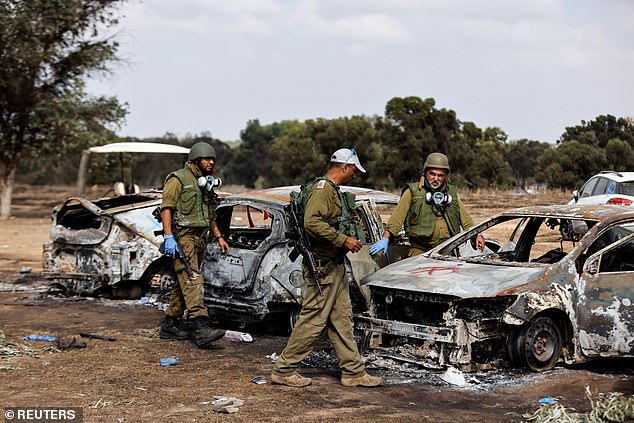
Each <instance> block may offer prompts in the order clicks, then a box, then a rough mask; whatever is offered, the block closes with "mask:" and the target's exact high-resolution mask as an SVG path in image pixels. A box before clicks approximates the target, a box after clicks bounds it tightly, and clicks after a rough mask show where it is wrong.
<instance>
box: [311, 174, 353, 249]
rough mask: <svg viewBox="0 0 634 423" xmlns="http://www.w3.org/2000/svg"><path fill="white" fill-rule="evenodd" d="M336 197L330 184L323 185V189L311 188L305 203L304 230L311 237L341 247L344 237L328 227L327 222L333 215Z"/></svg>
mask: <svg viewBox="0 0 634 423" xmlns="http://www.w3.org/2000/svg"><path fill="white" fill-rule="evenodd" d="M336 196H337V193H336V192H335V189H334V188H333V187H331V186H330V184H325V185H324V186H323V188H319V187H318V186H316V187H315V188H313V190H312V191H311V193H310V195H309V196H308V200H307V201H306V210H305V211H304V228H305V229H306V231H307V232H308V233H309V234H310V235H311V236H312V237H314V238H317V239H320V240H324V241H328V242H331V243H333V244H334V245H336V246H337V247H341V246H342V245H343V244H344V242H345V241H346V235H344V234H343V233H341V232H339V231H337V230H336V229H335V228H333V227H332V226H330V225H329V224H328V221H327V220H328V218H329V217H330V216H332V214H333V208H334V207H335V203H334V198H336Z"/></svg>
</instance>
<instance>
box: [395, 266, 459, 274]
mask: <svg viewBox="0 0 634 423" xmlns="http://www.w3.org/2000/svg"><path fill="white" fill-rule="evenodd" d="M458 270H460V269H458V268H457V267H437V266H427V267H417V268H416V269H413V270H408V271H407V273H409V274H410V275H420V274H421V273H427V274H428V275H429V276H433V274H434V272H448V273H454V272H457V271H458Z"/></svg>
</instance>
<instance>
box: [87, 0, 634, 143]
mask: <svg viewBox="0 0 634 423" xmlns="http://www.w3.org/2000/svg"><path fill="white" fill-rule="evenodd" d="M122 13H123V14H124V15H125V18H124V19H123V20H122V22H121V25H120V26H119V28H118V32H117V39H118V40H119V42H120V43H121V47H120V56H121V57H122V58H123V59H125V61H126V62H125V64H120V65H117V67H116V68H115V73H114V75H111V76H108V77H105V78H101V79H99V80H95V81H92V82H91V83H90V84H89V86H88V89H89V91H90V93H91V94H108V95H116V96H117V97H118V98H119V100H120V101H122V102H127V103H128V104H129V110H130V113H129V115H128V117H127V123H126V125H125V126H124V127H123V128H122V130H121V131H120V134H121V135H125V136H136V137H140V138H144V137H151V136H162V135H163V134H165V133H166V132H172V133H175V134H176V135H178V136H181V137H182V136H184V135H186V134H187V133H190V134H199V133H201V132H203V131H209V132H211V134H212V135H213V136H214V137H216V138H220V139H223V140H227V141H230V140H235V139H238V138H239V137H240V130H242V129H244V127H245V126H246V123H247V121H248V120H250V119H259V120H260V123H262V124H269V123H272V122H279V121H282V120H286V119H300V120H304V119H309V118H318V117H323V118H336V117H342V116H353V115H361V114H364V115H368V116H371V115H383V114H384V109H385V104H386V103H387V102H388V101H389V100H390V99H391V98H393V97H396V96H399V97H405V96H418V97H420V98H423V99H425V98H429V97H433V98H434V99H435V100H436V107H437V108H447V109H452V110H454V111H455V112H456V114H457V116H458V119H460V120H461V121H472V122H474V123H475V124H476V125H478V126H479V127H480V128H482V129H484V128H486V127H488V126H497V127H500V128H502V129H503V130H504V131H505V132H506V133H507V134H508V135H509V138H510V139H511V140H515V139H521V138H528V139H535V140H540V141H548V142H554V141H555V140H556V139H557V138H559V136H560V135H561V134H562V132H563V131H564V130H565V127H566V126H573V125H577V124H580V122H581V120H592V119H594V118H595V117H596V116H598V115H600V114H612V115H615V116H617V117H627V116H634V1H631V0H603V1H598V0H594V1H593V0H532V1H527V0H521V1H509V0H453V1H452V0H321V1H319V0H297V1H291V0H230V1H229V0H177V1H175V0H146V1H144V2H140V1H139V0H130V1H129V2H128V3H127V4H126V5H125V6H124V8H123V9H122Z"/></svg>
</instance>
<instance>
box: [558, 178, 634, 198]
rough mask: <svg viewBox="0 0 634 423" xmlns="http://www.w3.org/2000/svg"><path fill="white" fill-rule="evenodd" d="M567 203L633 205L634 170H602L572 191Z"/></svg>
mask: <svg viewBox="0 0 634 423" xmlns="http://www.w3.org/2000/svg"><path fill="white" fill-rule="evenodd" d="M572 196H573V199H572V200H570V202H569V203H568V204H579V205H581V204H616V205H622V206H634V172H615V171H603V172H600V173H598V174H597V175H594V176H593V177H592V178H590V179H588V181H587V182H586V183H585V184H583V186H582V187H581V189H580V190H578V191H574V192H573V193H572Z"/></svg>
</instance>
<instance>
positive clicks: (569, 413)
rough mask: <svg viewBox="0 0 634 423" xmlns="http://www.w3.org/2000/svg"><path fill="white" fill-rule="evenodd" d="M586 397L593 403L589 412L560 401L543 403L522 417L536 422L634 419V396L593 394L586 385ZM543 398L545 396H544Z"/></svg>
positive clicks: (603, 422)
mask: <svg viewBox="0 0 634 423" xmlns="http://www.w3.org/2000/svg"><path fill="white" fill-rule="evenodd" d="M586 397H587V398H588V400H589V401H590V404H591V405H592V411H590V412H589V413H577V412H576V411H574V408H567V407H564V406H563V405H562V404H559V403H558V402H554V403H545V404H544V403H541V400H540V401H539V402H540V405H539V407H538V408H537V409H535V410H534V411H533V412H532V413H526V414H524V415H523V416H522V417H524V418H525V419H526V421H527V422H535V423H551V422H552V423H612V422H614V423H620V422H624V421H626V420H629V419H634V396H632V395H630V396H626V395H624V394H623V393H621V392H611V393H609V394H605V393H601V392H599V393H597V394H596V395H594V394H592V391H591V390H590V387H589V386H586ZM542 399H543V398H542Z"/></svg>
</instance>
